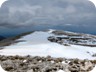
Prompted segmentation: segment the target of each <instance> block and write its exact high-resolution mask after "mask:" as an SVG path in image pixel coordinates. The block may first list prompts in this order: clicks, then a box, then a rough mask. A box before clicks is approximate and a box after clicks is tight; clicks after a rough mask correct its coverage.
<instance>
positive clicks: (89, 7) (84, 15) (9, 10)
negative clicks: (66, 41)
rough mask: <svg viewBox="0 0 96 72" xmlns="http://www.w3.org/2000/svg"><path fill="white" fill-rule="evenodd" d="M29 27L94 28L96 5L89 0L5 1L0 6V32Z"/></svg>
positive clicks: (91, 29) (95, 26) (95, 24)
mask: <svg viewBox="0 0 96 72" xmlns="http://www.w3.org/2000/svg"><path fill="white" fill-rule="evenodd" d="M29 27H30V28H32V29H33V30H34V29H35V30H36V29H38V28H39V29H42V28H44V29H46V28H57V29H63V28H64V29H65V30H66V28H73V29H74V28H76V27H77V28H79V30H80V29H82V27H83V28H86V29H89V30H90V31H94V30H95V29H96V8H95V6H94V4H93V3H92V2H90V1H88V0H8V1H6V2H4V3H3V5H2V6H1V8H0V28H1V29H0V32H1V30H4V32H6V31H8V30H9V31H11V29H12V30H14V31H16V28H22V29H23V30H24V28H29ZM70 30H71V29H70ZM74 30H76V29H74ZM77 31H78V30H77ZM81 31H82V30H81ZM82 32H83V31H82Z"/></svg>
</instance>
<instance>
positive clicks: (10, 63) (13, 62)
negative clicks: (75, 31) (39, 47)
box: [0, 55, 96, 72]
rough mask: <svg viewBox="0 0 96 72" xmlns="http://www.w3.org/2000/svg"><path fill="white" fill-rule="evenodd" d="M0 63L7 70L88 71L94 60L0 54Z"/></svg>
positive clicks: (11, 71) (26, 71) (35, 71)
mask: <svg viewBox="0 0 96 72" xmlns="http://www.w3.org/2000/svg"><path fill="white" fill-rule="evenodd" d="M0 64H1V66H2V67H3V68H4V69H5V70H6V71H8V72H57V71H58V70H64V71H65V72H89V71H90V70H92V69H93V68H94V65H95V64H96V61H95V60H94V61H89V60H79V59H66V58H53V57H51V56H47V57H39V56H35V57H32V56H29V55H28V56H0Z"/></svg>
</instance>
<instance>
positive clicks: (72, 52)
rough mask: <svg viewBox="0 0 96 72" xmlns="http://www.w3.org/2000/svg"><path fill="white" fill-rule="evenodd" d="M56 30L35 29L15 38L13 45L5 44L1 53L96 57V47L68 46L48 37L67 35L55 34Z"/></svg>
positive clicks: (91, 58) (80, 57)
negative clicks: (52, 40)
mask: <svg viewBox="0 0 96 72" xmlns="http://www.w3.org/2000/svg"><path fill="white" fill-rule="evenodd" d="M54 32H55V33H56V32H57V31H55V30H51V31H50V30H49V31H35V32H32V33H29V34H27V35H24V36H21V37H18V38H17V39H15V41H16V42H15V43H13V44H12V43H11V45H9V46H5V47H4V49H2V50H0V55H23V56H25V55H32V56H48V55H50V56H52V57H65V58H79V59H90V60H93V59H96V56H95V54H96V47H89V46H80V45H74V44H70V45H68V46H66V45H62V44H59V43H56V42H51V41H49V40H48V37H50V36H55V37H58V36H61V37H62V36H66V35H64V34H61V35H60V34H59V35H58V34H54ZM58 32H59V31H58ZM66 34H67V33H66ZM68 34H69V33H68ZM71 34H74V33H71ZM75 34H76V33H75ZM93 55H94V56H93Z"/></svg>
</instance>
